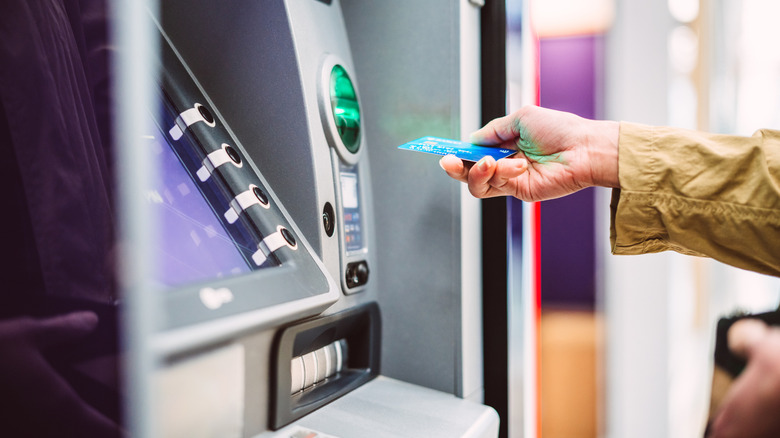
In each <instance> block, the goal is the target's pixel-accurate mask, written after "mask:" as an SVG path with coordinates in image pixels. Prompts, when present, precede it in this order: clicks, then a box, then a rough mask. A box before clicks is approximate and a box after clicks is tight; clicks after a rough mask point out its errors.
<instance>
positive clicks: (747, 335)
mask: <svg viewBox="0 0 780 438" xmlns="http://www.w3.org/2000/svg"><path fill="white" fill-rule="evenodd" d="M768 334H769V326H767V325H766V324H765V323H764V322H763V321H761V320H758V319H755V318H747V319H742V320H739V321H737V322H735V323H734V324H733V325H732V326H731V328H729V331H728V345H729V349H730V350H731V351H732V352H734V354H736V355H738V356H741V357H742V358H744V359H750V356H751V355H752V353H753V350H754V349H755V347H756V345H758V344H759V343H760V342H761V341H762V340H763V339H764V338H765V337H766V336H767V335H768Z"/></svg>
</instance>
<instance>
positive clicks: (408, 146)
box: [398, 136, 517, 162]
mask: <svg viewBox="0 0 780 438" xmlns="http://www.w3.org/2000/svg"><path fill="white" fill-rule="evenodd" d="M398 149H405V150H407V151H417V152H425V153H426V154H434V155H441V156H444V155H455V156H456V157H458V158H460V159H461V160H466V161H474V162H477V161H479V160H481V159H482V157H486V156H488V155H489V156H491V157H493V158H494V159H496V160H500V159H501V158H506V157H509V156H511V155H514V154H515V153H516V152H517V151H515V150H512V149H501V148H492V147H488V146H478V145H475V144H471V143H466V142H462V141H457V140H450V139H447V138H439V137H430V136H428V137H422V138H418V139H417V140H414V141H410V142H409V143H404V144H402V145H401V146H398Z"/></svg>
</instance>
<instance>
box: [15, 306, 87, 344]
mask: <svg viewBox="0 0 780 438" xmlns="http://www.w3.org/2000/svg"><path fill="white" fill-rule="evenodd" d="M97 325H98V317H97V315H96V314H95V313H94V312H89V311H80V312H73V313H68V314H65V315H58V316H53V317H50V318H44V319H38V320H35V321H34V322H33V324H32V328H31V330H30V336H31V337H32V339H33V342H35V344H36V345H37V346H38V347H41V348H45V347H48V346H52V345H57V344H62V343H66V342H71V341H74V340H76V339H79V338H82V337H84V336H86V335H88V334H90V333H91V332H92V331H93V330H95V327H97Z"/></svg>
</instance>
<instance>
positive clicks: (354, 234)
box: [340, 168, 363, 252]
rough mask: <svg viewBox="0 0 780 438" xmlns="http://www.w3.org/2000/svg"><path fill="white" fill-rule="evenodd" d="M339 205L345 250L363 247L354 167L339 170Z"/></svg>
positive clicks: (356, 249) (352, 250) (350, 250)
mask: <svg viewBox="0 0 780 438" xmlns="http://www.w3.org/2000/svg"><path fill="white" fill-rule="evenodd" d="M340 179H341V206H342V208H343V210H344V243H345V245H346V249H347V252H355V251H360V250H362V249H363V230H362V221H361V218H360V216H361V213H360V202H359V199H360V192H359V188H358V175H357V170H356V169H349V170H345V169H343V168H342V170H341V175H340Z"/></svg>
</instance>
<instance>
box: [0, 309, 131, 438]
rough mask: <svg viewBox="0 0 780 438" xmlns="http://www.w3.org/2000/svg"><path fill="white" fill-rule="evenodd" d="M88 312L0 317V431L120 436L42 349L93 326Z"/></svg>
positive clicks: (94, 318)
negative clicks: (0, 403)
mask: <svg viewBox="0 0 780 438" xmlns="http://www.w3.org/2000/svg"><path fill="white" fill-rule="evenodd" d="M97 323H98V320H97V316H96V315H95V314H94V313H92V312H74V313H69V314H66V315H60V316H55V317H51V318H45V319H33V318H28V317H21V318H13V319H7V320H0V358H2V360H0V393H1V394H3V397H4V399H5V400H4V401H5V402H6V404H7V405H6V406H4V407H3V409H2V410H0V435H2V436H36V437H48V436H52V437H54V436H94V437H113V436H121V435H122V431H121V429H120V428H119V426H118V425H116V424H115V423H114V422H113V421H111V420H109V419H108V418H106V417H105V416H104V415H102V414H101V413H100V412H98V411H97V410H95V409H94V408H93V407H92V406H90V405H89V404H88V403H86V402H85V401H84V400H82V399H81V397H79V395H78V394H77V393H76V391H74V390H73V388H72V387H71V386H70V385H69V384H68V382H67V381H66V380H65V379H64V378H63V377H62V376H61V375H60V374H59V373H58V372H57V371H56V370H55V369H54V368H53V367H52V366H51V365H50V364H49V362H48V361H47V360H46V358H45V357H44V355H43V352H44V351H45V350H47V349H48V348H51V347H55V346H58V345H63V344H66V343H69V342H73V341H75V340H77V339H79V338H82V337H84V336H86V335H87V334H89V333H90V332H92V331H93V330H94V329H95V327H96V326H97Z"/></svg>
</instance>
